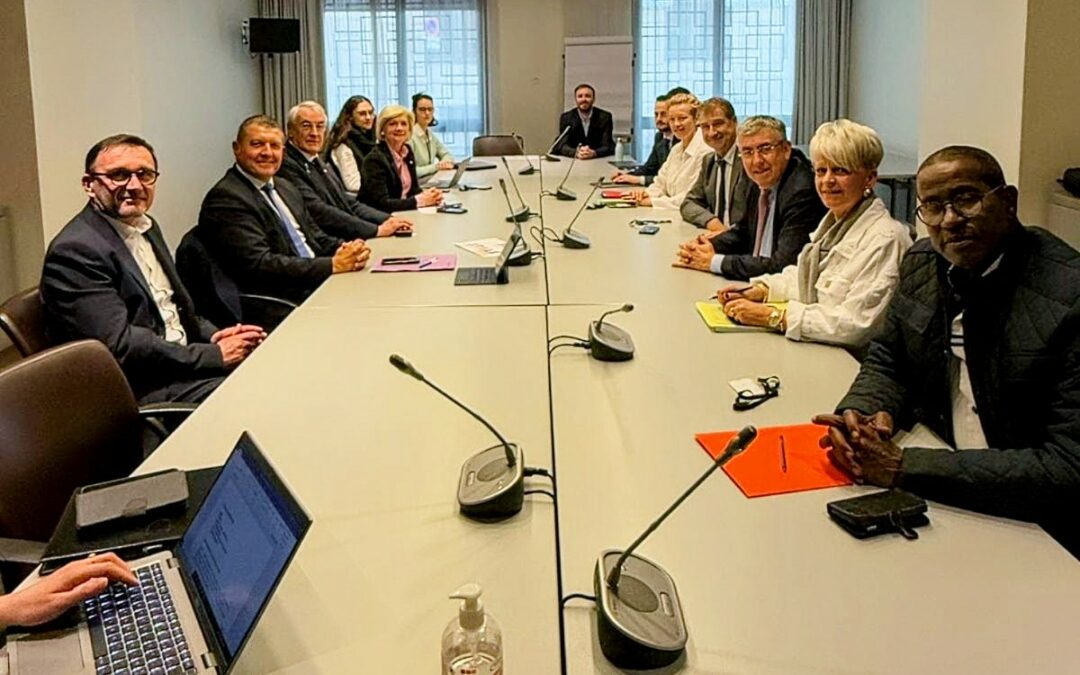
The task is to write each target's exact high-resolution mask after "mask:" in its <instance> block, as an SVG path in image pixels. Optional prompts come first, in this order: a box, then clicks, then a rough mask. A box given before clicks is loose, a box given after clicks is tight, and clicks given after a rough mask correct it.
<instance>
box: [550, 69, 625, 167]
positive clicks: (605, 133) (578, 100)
mask: <svg viewBox="0 0 1080 675" xmlns="http://www.w3.org/2000/svg"><path fill="white" fill-rule="evenodd" d="M595 100H596V90H595V89H593V88H592V85H591V84H579V85H578V86H577V87H576V88H575V89H574V102H575V104H576V107H575V108H573V109H571V110H567V111H566V112H564V113H563V114H562V115H561V116H560V117H559V130H560V131H561V130H563V129H565V128H566V127H570V133H568V134H566V137H565V138H563V141H562V145H560V146H559V147H558V148H556V149H555V152H557V153H558V154H560V155H563V156H565V157H573V156H574V155H575V154H576V155H577V158H578V159H592V158H594V157H608V156H609V155H613V154H615V139H614V137H613V135H612V134H613V131H612V129H613V127H612V122H611V113H609V112H608V111H606V110H601V109H600V108H597V107H595V106H594V105H593V102H594V101H595Z"/></svg>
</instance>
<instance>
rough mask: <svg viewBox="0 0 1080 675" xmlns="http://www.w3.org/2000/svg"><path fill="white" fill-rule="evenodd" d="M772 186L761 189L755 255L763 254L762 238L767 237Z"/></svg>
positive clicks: (758, 203)
mask: <svg viewBox="0 0 1080 675" xmlns="http://www.w3.org/2000/svg"><path fill="white" fill-rule="evenodd" d="M771 192H772V189H771V188H767V189H765V190H762V191H761V194H760V195H758V200H757V236H756V237H755V238H754V255H761V240H762V239H764V237H765V221H766V220H768V219H769V194H770V193H771Z"/></svg>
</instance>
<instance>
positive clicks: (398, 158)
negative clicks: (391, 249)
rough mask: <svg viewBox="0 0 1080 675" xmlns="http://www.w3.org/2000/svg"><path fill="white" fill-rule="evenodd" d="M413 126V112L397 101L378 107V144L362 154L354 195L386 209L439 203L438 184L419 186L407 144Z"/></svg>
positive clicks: (388, 210)
mask: <svg viewBox="0 0 1080 675" xmlns="http://www.w3.org/2000/svg"><path fill="white" fill-rule="evenodd" d="M412 127H413V114H412V113H411V112H409V111H408V110H407V109H406V108H404V107H402V106H400V105H388V106H386V107H385V108H383V109H382V110H380V111H379V122H378V124H377V125H376V135H377V136H378V137H379V144H378V145H377V146H375V149H374V150H372V151H371V152H370V153H368V156H367V157H365V158H364V163H363V166H362V167H361V171H360V173H361V180H360V194H359V195H357V198H358V199H359V200H360V201H362V202H364V203H365V204H369V205H371V206H374V207H375V208H377V209H382V210H383V211H387V212H394V211H411V210H413V209H416V208H421V207H424V206H437V205H439V204H441V203H442V199H443V196H442V191H441V190H439V189H438V188H428V189H427V190H423V191H421V189H420V181H419V179H417V177H416V158H415V156H414V155H413V152H412V148H410V147H409V139H410V138H411V137H412Z"/></svg>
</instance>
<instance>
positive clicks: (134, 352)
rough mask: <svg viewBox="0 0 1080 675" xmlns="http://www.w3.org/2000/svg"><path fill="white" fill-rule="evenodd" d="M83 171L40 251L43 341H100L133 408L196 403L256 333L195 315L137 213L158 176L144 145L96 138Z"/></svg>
mask: <svg viewBox="0 0 1080 675" xmlns="http://www.w3.org/2000/svg"><path fill="white" fill-rule="evenodd" d="M85 169H86V172H85V173H84V174H83V177H82V186H83V190H84V191H85V192H86V195H87V197H89V202H88V203H87V205H86V207H85V208H83V210H82V211H81V212H79V214H78V215H77V216H75V218H74V219H72V220H71V222H69V223H68V224H67V225H65V226H64V228H63V229H62V230H61V231H60V233H59V234H57V235H56V238H55V239H53V241H52V243H51V244H50V245H49V250H48V252H47V253H46V254H45V265H44V268H43V270H42V274H41V297H42V300H43V301H44V303H45V315H46V325H47V331H48V335H49V338H50V339H51V340H52V341H54V342H66V341H68V340H80V339H95V340H100V341H101V342H103V343H104V344H105V346H106V347H108V348H109V350H110V351H111V352H112V353H113V355H114V356H115V357H116V360H117V361H119V363H120V366H121V368H123V370H124V374H125V375H126V376H127V379H128V382H129V383H130V384H131V389H132V391H134V393H135V396H136V398H138V400H139V402H140V403H153V402H158V401H186V402H198V401H201V400H203V399H204V398H206V397H207V396H209V395H210V393H211V392H212V391H213V390H214V389H215V388H216V387H217V386H218V384H220V383H221V380H222V378H223V377H224V375H225V372H226V371H227V370H228V369H230V368H232V367H234V366H236V365H238V364H239V363H240V362H241V361H243V360H244V359H245V358H247V356H248V354H250V353H251V351H252V350H253V349H254V348H255V347H256V346H257V345H258V344H259V343H260V342H262V341H263V339H264V338H265V337H266V333H265V332H264V331H263V330H262V329H261V328H259V327H258V326H245V325H237V326H233V327H230V328H226V329H224V330H218V329H217V328H216V327H214V326H213V325H212V324H211V323H210V322H209V321H206V320H205V319H203V318H201V317H200V316H198V315H197V314H196V313H195V307H194V305H193V304H192V301H191V297H190V296H189V295H188V293H187V291H186V290H185V289H184V286H183V284H182V283H181V282H180V277H179V276H178V275H177V273H176V266H175V264H174V263H173V260H172V258H171V257H170V256H169V250H168V248H167V247H166V245H165V240H164V238H163V237H162V235H161V229H160V228H159V227H158V224H157V222H155V221H154V220H153V219H152V218H151V217H150V216H148V215H147V214H146V212H147V211H148V210H149V209H150V206H151V205H152V204H153V202H154V194H155V190H156V189H157V181H158V176H159V175H160V174H159V173H158V170H157V158H156V157H155V155H154V149H153V148H152V147H151V146H150V144H149V143H147V142H146V141H145V140H143V139H141V138H139V137H137V136H132V135H128V134H121V135H117V136H110V137H108V138H105V139H103V140H101V141H99V142H98V143H96V144H95V145H94V146H93V147H92V148H90V151H89V152H88V153H87V155H86V164H85Z"/></svg>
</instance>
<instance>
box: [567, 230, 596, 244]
mask: <svg viewBox="0 0 1080 675" xmlns="http://www.w3.org/2000/svg"><path fill="white" fill-rule="evenodd" d="M562 245H563V246H565V247H566V248H589V247H590V246H592V242H591V241H589V238H588V237H586V236H585V235H584V234H580V233H578V232H563V236H562Z"/></svg>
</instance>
